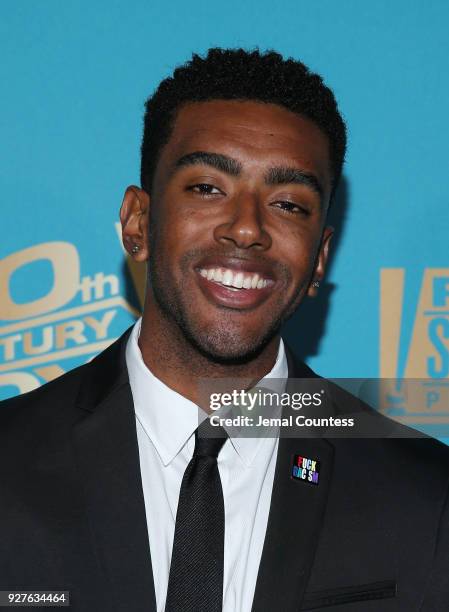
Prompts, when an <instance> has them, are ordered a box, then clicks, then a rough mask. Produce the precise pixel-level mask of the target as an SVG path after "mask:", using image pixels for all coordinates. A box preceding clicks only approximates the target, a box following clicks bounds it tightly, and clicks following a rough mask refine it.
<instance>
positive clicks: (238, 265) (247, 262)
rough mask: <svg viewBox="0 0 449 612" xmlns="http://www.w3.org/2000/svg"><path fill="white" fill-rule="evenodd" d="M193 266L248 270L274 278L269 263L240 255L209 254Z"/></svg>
mask: <svg viewBox="0 0 449 612" xmlns="http://www.w3.org/2000/svg"><path fill="white" fill-rule="evenodd" d="M195 268H196V269H198V270H201V269H202V268H203V269H204V268H205V269H207V268H227V269H229V270H233V271H235V272H249V273H251V274H258V275H259V276H260V277H262V278H265V279H268V280H272V281H275V280H276V277H275V274H274V272H273V269H272V266H270V265H269V264H267V263H264V262H262V261H257V260H254V259H243V258H241V257H226V256H224V255H213V256H212V255H211V256H209V257H205V258H204V259H202V260H201V261H200V262H199V263H198V264H196V266H195Z"/></svg>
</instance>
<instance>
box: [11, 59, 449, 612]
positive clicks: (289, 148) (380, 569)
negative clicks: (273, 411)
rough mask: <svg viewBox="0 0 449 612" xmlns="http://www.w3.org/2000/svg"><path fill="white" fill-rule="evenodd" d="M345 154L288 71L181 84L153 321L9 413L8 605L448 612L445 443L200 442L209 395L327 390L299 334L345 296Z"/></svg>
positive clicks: (168, 137) (144, 221)
mask: <svg viewBox="0 0 449 612" xmlns="http://www.w3.org/2000/svg"><path fill="white" fill-rule="evenodd" d="M345 145H346V136H345V126H344V123H343V121H342V118H341V116H340V114H339V112H338V109H337V106H336V103H335V99H334V97H333V94H332V93H331V91H330V90H329V89H328V88H327V87H326V86H325V85H324V84H323V82H322V80H321V78H320V77H319V76H317V75H315V74H312V73H310V72H309V71H308V69H307V68H306V67H305V66H304V65H303V64H301V63H299V62H296V61H293V60H287V61H285V60H283V59H282V58H281V56H279V55H278V54H276V53H273V52H270V53H266V54H260V53H259V52H257V51H254V52H246V51H244V50H220V49H212V50H210V51H209V53H208V55H207V57H205V58H200V57H198V56H194V57H193V59H192V61H191V62H189V63H188V64H186V65H185V66H183V67H181V68H178V69H177V70H176V71H175V72H174V74H173V76H172V77H171V78H168V79H166V80H165V81H163V82H162V83H161V84H160V86H159V88H158V90H157V91H156V93H155V94H154V95H153V96H152V97H151V98H150V99H149V100H148V102H147V112H146V116H145V125H144V136H143V143H142V167H141V187H135V186H132V187H129V188H128V189H127V190H126V193H125V196H124V200H123V205H122V209H121V221H122V227H123V242H124V245H125V247H126V249H127V250H128V252H129V253H130V254H131V255H132V257H134V259H135V260H136V261H138V262H142V263H143V262H145V261H148V262H149V268H148V286H147V291H146V301H145V307H144V312H143V316H142V319H141V321H139V322H138V323H137V324H136V325H135V326H134V328H133V329H132V330H130V331H128V332H127V333H126V334H125V335H124V336H123V337H122V338H121V339H120V340H119V341H118V342H117V343H115V344H114V345H113V346H111V347H110V348H109V349H107V350H106V351H105V352H104V353H103V354H101V355H99V356H98V357H97V358H96V359H94V360H93V361H92V362H91V363H90V364H87V365H84V366H82V367H81V368H78V369H76V370H74V371H72V372H69V373H68V374H66V375H64V376H62V377H61V378H59V379H58V380H56V381H54V382H52V383H50V384H48V385H46V386H44V387H43V388H41V389H39V390H37V391H34V392H32V393H30V394H27V395H25V396H22V397H19V398H16V399H13V400H9V401H7V402H5V403H3V405H2V406H1V409H0V430H1V434H0V444H1V445H0V466H1V479H0V493H1V497H0V500H1V501H0V533H1V537H0V589H2V590H6V589H9V590H16V591H17V590H24V589H26V590H51V589H53V590H55V589H57V590H65V591H70V602H71V608H72V610H76V611H77V612H78V611H98V610H105V611H112V610H130V611H132V612H140V611H142V612H143V611H144V610H145V611H149V610H153V611H155V610H158V611H162V610H164V609H166V610H167V611H169V612H172V611H178V612H179V611H181V610H183V611H204V612H205V611H207V612H214V611H215V610H221V609H223V610H226V611H227V612H230V611H236V612H237V611H242V612H246V611H248V612H249V611H250V610H253V611H254V612H271V611H275V610H276V611H277V610H282V611H283V612H293V611H297V610H312V609H314V610H321V609H328V608H329V610H331V609H332V610H336V611H337V610H348V611H351V610H360V611H361V612H363V611H368V610H376V611H379V610H385V611H388V610H404V611H405V610H406V611H414V610H416V611H418V610H425V611H430V610H435V611H436V610H438V611H442V610H446V609H448V606H449V584H448V575H449V573H448V572H447V571H446V553H447V551H448V533H449V532H448V515H447V509H446V505H445V499H446V495H447V489H448V476H449V473H448V457H449V452H448V450H447V449H446V447H444V446H443V445H442V444H440V443H438V442H436V441H433V440H429V439H418V440H411V439H402V438H401V439H378V438H376V439H345V438H337V439H332V440H329V439H323V438H319V437H314V436H304V437H303V438H299V439H295V438H282V437H281V438H280V439H279V437H275V438H273V437H254V438H232V437H231V438H227V439H226V438H221V441H220V443H219V444H218V445H216V446H214V444H215V443H216V441H217V440H216V439H215V440H214V439H213V438H212V441H211V439H210V438H207V437H204V436H202V435H200V433H199V432H196V430H197V427H198V414H197V405H198V404H200V403H201V402H200V396H199V391H198V381H199V379H204V378H207V379H209V380H214V379H217V380H218V379H223V378H226V379H229V378H234V379H238V378H240V377H245V378H246V379H250V380H252V381H259V380H261V379H262V378H264V377H265V379H267V378H268V379H269V378H273V379H282V378H287V377H289V378H291V379H292V378H308V377H313V376H315V375H314V374H313V373H312V372H311V371H310V370H309V369H308V368H307V366H305V365H304V364H299V363H296V362H295V361H294V359H293V357H292V356H291V355H290V353H289V351H288V349H287V347H286V346H284V344H283V342H282V340H281V339H280V336H279V329H280V327H281V325H282V323H283V322H284V321H285V320H286V319H288V317H289V316H290V315H291V314H292V313H293V312H294V311H295V309H296V308H297V306H298V304H299V303H300V302H301V300H302V299H303V298H304V296H306V295H309V296H314V295H316V293H317V288H318V286H319V283H320V282H321V280H322V279H323V277H324V272H325V267H326V261H327V257H328V251H329V245H330V241H331V237H332V228H331V227H329V226H327V225H326V215H327V211H328V209H329V206H330V203H331V200H332V196H333V194H334V192H335V189H336V186H337V183H338V179H339V177H340V174H341V169H342V165H343V159H344V154H345ZM348 402H349V403H350V400H349V399H348V396H346V395H344V394H342V395H341V396H340V399H339V400H338V401H337V402H336V406H337V408H336V410H337V411H340V412H345V411H346V412H351V408H349V407H348V405H343V406H342V405H341V404H342V403H343V404H346V403H348ZM217 439H218V438H217ZM204 440H208V443H210V444H209V446H208V443H205V442H204ZM212 447H213V448H212ZM304 466H305V467H304ZM317 466H319V480H318V479H316V480H315V481H312V482H311V481H307V480H302V479H301V478H300V477H299V478H297V477H292V474H293V475H295V474H296V475H297V474H298V470H302V469H304V470H306V471H308V472H311V471H314V473H315V474H318V467H317ZM292 467H293V470H296V472H295V471H293V472H292ZM316 478H318V476H316Z"/></svg>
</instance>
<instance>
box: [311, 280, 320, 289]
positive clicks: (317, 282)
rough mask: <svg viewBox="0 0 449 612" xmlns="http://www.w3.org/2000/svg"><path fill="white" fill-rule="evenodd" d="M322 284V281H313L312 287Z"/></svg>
mask: <svg viewBox="0 0 449 612" xmlns="http://www.w3.org/2000/svg"><path fill="white" fill-rule="evenodd" d="M319 286H320V281H317V280H316V281H313V283H312V287H315V289H318V287H319Z"/></svg>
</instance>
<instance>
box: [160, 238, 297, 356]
mask: <svg viewBox="0 0 449 612" xmlns="http://www.w3.org/2000/svg"><path fill="white" fill-rule="evenodd" d="M154 247H155V245H154V244H153V245H152V248H150V258H149V268H148V275H149V282H150V287H151V291H152V293H153V296H154V300H155V302H156V303H157V305H158V307H159V309H160V311H161V312H162V314H163V315H164V318H165V319H166V321H167V326H170V325H171V324H173V323H174V325H175V326H176V327H177V331H179V332H180V333H181V334H182V336H183V338H184V339H185V340H186V341H187V342H188V344H189V345H190V346H191V347H192V348H193V349H194V350H196V351H197V352H198V353H200V354H201V355H202V356H203V357H205V358H206V359H207V360H209V361H212V362H214V363H219V364H223V365H233V364H235V365H237V364H244V363H247V362H249V361H251V360H252V359H254V358H255V357H257V355H259V354H260V353H261V352H262V351H263V350H264V348H265V347H266V346H267V345H268V343H269V342H270V340H272V338H273V337H274V336H275V335H276V334H277V333H278V332H279V330H280V328H281V326H282V325H283V324H284V323H285V321H286V320H287V319H288V318H290V316H291V315H292V314H293V313H294V312H295V310H296V308H297V306H298V304H299V302H300V300H301V298H302V295H301V293H302V292H303V289H304V285H301V286H300V287H299V288H298V290H297V292H296V293H295V294H294V296H293V297H292V299H291V300H290V301H289V303H288V304H282V302H281V296H282V292H281V291H279V292H278V295H279V299H278V301H277V302H274V303H273V305H272V311H273V312H275V313H276V314H275V315H274V316H273V317H272V318H271V319H270V320H269V321H267V322H266V325H265V327H264V328H263V329H262V330H261V332H260V333H259V334H257V335H254V334H247V333H246V334H245V331H244V324H242V326H241V330H242V331H241V332H240V333H239V330H238V329H237V330H236V325H235V316H233V314H231V313H229V309H228V308H225V307H223V308H221V309H220V310H221V312H222V317H221V318H220V322H219V324H215V325H214V327H213V328H211V327H210V326H208V328H207V329H205V328H202V327H201V324H200V322H199V321H198V320H196V319H195V311H196V309H195V303H194V301H193V300H192V299H191V298H189V297H188V295H189V292H188V290H187V287H184V283H183V282H181V283H180V284H177V283H175V282H173V276H172V275H170V273H169V271H168V270H167V271H166V272H164V264H163V258H160V257H159V256H158V255H157V253H158V250H157V248H154ZM195 258H196V259H198V252H197V251H191V252H189V253H186V255H185V256H184V257H183V259H182V260H181V262H180V269H181V271H182V278H183V279H186V278H189V270H191V265H192V264H191V262H192V261H193V260H195ZM283 275H284V277H289V276H290V274H289V271H288V270H287V269H284V270H283ZM286 280H287V279H286ZM233 312H234V313H235V311H233ZM231 319H232V321H231ZM176 348H177V347H173V350H176Z"/></svg>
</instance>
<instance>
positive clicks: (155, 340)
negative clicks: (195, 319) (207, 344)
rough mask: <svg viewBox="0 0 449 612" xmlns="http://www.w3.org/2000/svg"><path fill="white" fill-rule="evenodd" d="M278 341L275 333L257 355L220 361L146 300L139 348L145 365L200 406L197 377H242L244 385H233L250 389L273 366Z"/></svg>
mask: <svg viewBox="0 0 449 612" xmlns="http://www.w3.org/2000/svg"><path fill="white" fill-rule="evenodd" d="M279 341H280V336H279V335H276V336H275V337H273V338H272V339H271V340H270V342H269V343H268V344H267V346H265V347H264V349H263V350H262V351H261V352H260V353H259V354H258V355H256V356H255V357H254V358H253V359H251V360H249V361H247V362H245V363H239V364H234V363H231V364H223V363H217V362H216V361H213V360H212V359H210V358H208V357H207V356H206V355H204V354H202V353H200V352H199V351H198V350H197V349H196V348H195V347H194V346H192V344H191V343H190V342H189V341H188V340H187V339H186V337H185V336H184V334H183V333H182V331H181V330H180V329H179V327H178V326H177V324H176V323H175V322H174V321H173V320H171V319H170V318H169V317H167V316H164V314H163V313H161V311H160V309H158V308H156V307H155V306H154V305H153V304H149V303H148V302H147V303H146V304H145V309H144V313H143V316H142V325H141V330H140V337H139V348H140V351H141V353H142V358H143V361H144V363H145V365H146V366H147V368H148V369H150V370H151V372H152V373H153V374H154V375H155V376H157V378H159V380H161V381H162V382H163V383H165V384H166V385H167V386H168V387H170V388H171V389H173V390H174V391H177V392H178V393H180V394H181V395H183V396H184V397H186V398H187V399H189V400H191V401H192V402H194V403H196V404H198V405H200V404H201V403H202V402H201V401H200V397H199V389H198V379H214V378H215V379H240V380H241V384H239V382H238V381H236V383H237V384H236V385H234V386H233V388H250V387H251V386H252V385H253V384H255V383H256V382H257V381H259V380H261V379H262V378H263V377H264V376H265V375H266V374H268V372H270V370H271V369H272V368H273V366H274V364H275V362H276V357H277V354H278V350H279ZM243 379H244V381H243Z"/></svg>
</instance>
